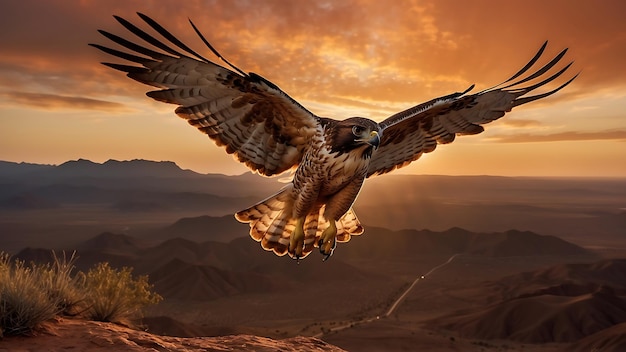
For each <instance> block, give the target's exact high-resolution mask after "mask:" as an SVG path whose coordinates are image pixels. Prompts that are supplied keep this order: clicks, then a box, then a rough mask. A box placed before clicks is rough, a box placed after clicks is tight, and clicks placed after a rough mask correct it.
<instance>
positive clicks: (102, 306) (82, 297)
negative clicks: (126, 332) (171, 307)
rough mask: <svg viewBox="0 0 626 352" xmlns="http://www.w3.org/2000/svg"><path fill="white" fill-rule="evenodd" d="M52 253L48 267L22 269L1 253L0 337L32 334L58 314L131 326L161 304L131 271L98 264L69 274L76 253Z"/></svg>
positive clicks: (144, 281) (19, 263)
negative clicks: (148, 307)
mask: <svg viewBox="0 0 626 352" xmlns="http://www.w3.org/2000/svg"><path fill="white" fill-rule="evenodd" d="M52 254H53V258H54V260H53V261H52V263H48V264H34V263H33V264H30V265H25V264H24V261H21V260H15V261H13V262H12V261H11V259H10V256H9V255H8V254H6V253H3V252H0V338H1V337H2V336H3V335H20V334H28V333H31V332H32V331H33V330H35V329H36V328H37V327H38V326H39V325H40V324H41V323H43V322H45V321H47V320H50V319H52V318H54V317H55V316H57V315H78V314H82V315H85V316H86V317H87V318H89V319H93V320H98V321H110V322H117V323H126V324H129V323H130V322H131V321H132V320H134V319H136V318H141V315H142V309H143V308H144V307H145V306H146V305H149V304H155V303H158V302H159V301H160V300H161V299H162V298H161V296H159V295H158V294H156V293H153V292H151V291H150V290H151V289H152V286H151V285H150V284H149V283H148V277H147V276H139V277H137V278H134V277H133V276H132V274H131V272H132V269H130V268H123V269H122V270H117V269H113V268H111V267H110V266H109V264H108V263H100V264H98V265H97V266H95V267H94V268H93V269H91V270H89V271H88V272H87V273H86V274H85V273H82V272H79V273H78V274H77V275H72V271H73V270H74V263H75V261H76V255H75V253H73V254H72V255H71V256H70V257H69V258H67V256H66V255H65V253H63V256H62V257H58V256H57V255H56V253H54V252H53V253H52Z"/></svg>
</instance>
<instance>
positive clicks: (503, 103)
mask: <svg viewBox="0 0 626 352" xmlns="http://www.w3.org/2000/svg"><path fill="white" fill-rule="evenodd" d="M546 45H547V42H546V43H544V44H543V46H542V47H541V49H539V51H538V52H537V54H536V55H535V57H533V59H532V60H531V61H530V62H529V63H528V64H527V65H526V66H524V68H522V69H521V70H520V71H519V72H517V73H516V74H515V75H513V76H512V77H511V78H509V79H508V80H506V81H504V82H503V83H501V84H499V85H497V86H495V87H493V88H490V89H487V90H484V91H482V92H479V93H476V94H472V95H466V93H468V92H469V91H470V90H471V89H472V88H474V86H471V87H470V88H469V89H467V90H466V91H464V92H460V93H454V94H450V95H447V96H444V97H440V98H437V99H433V100H431V101H429V102H427V103H424V104H420V105H417V106H415V107H412V108H410V109H408V110H405V111H402V112H400V113H397V114H395V115H393V116H391V117H389V118H387V119H386V120H384V121H382V122H381V123H380V126H381V128H382V131H383V132H382V138H381V142H380V146H379V148H378V150H377V151H376V152H375V153H374V155H373V156H372V160H371V162H370V166H369V170H368V173H367V176H368V177H369V176H373V175H379V174H384V173H387V172H389V171H392V170H394V169H397V168H401V167H403V166H406V165H408V164H410V163H411V162H412V161H415V160H417V159H418V158H419V157H420V156H421V155H422V154H423V153H430V152H432V151H433V150H435V148H436V147H437V144H445V143H450V142H452V141H454V138H455V137H456V136H457V135H466V134H478V133H481V132H482V131H483V130H484V129H483V127H482V126H481V125H483V124H486V123H489V122H491V121H494V120H497V119H499V118H500V117H502V116H504V114H505V113H507V112H509V111H511V109H512V108H513V107H515V106H518V105H522V104H525V103H528V102H531V101H534V100H537V99H541V98H545V97H547V96H549V95H551V94H554V93H556V92H557V91H559V90H560V89H562V88H563V87H565V86H566V85H568V84H569V83H570V82H571V81H573V80H574V78H576V76H578V75H575V76H574V77H572V78H571V79H569V80H568V81H567V82H565V83H563V84H562V85H561V86H559V87H558V88H556V89H553V90H551V91H549V92H547V93H543V94H538V95H534V96H530V97H523V96H524V95H525V94H527V93H529V92H530V91H532V90H534V89H536V88H538V87H541V86H543V85H545V84H548V83H549V82H551V81H553V80H554V79H556V78H557V77H559V76H560V75H561V74H563V72H565V71H566V70H567V69H568V68H569V67H570V65H571V64H572V63H571V62H570V63H569V64H567V65H566V66H565V67H563V68H562V69H561V70H559V71H558V72H556V73H554V74H552V75H550V76H548V77H547V78H545V79H543V80H541V81H540V82H538V83H535V84H532V85H530V86H526V87H521V86H520V85H521V84H523V83H525V82H528V81H530V80H533V79H536V78H539V79H541V77H542V76H544V74H545V73H546V72H547V71H548V70H550V69H551V68H552V67H553V66H554V65H556V64H557V63H558V62H559V61H560V60H561V58H562V57H563V56H564V55H565V53H566V52H567V49H565V50H563V51H561V52H560V53H559V54H558V55H557V56H556V57H555V58H554V59H552V61H550V62H548V63H547V64H546V65H544V66H543V67H541V68H540V69H539V70H537V71H536V72H534V73H532V74H530V75H529V76H528V77H525V78H523V79H520V80H519V81H517V82H514V83H511V84H509V85H507V86H504V87H500V88H498V87H499V86H501V85H503V84H505V83H508V82H511V81H513V80H515V79H516V78H518V77H519V76H521V75H523V74H524V73H526V71H528V69H530V67H531V66H533V65H534V64H535V62H536V61H537V60H538V59H539V57H540V56H541V54H542V53H543V51H544V49H545V47H546Z"/></svg>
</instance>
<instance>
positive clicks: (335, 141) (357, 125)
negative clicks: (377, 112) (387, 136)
mask: <svg viewBox="0 0 626 352" xmlns="http://www.w3.org/2000/svg"><path fill="white" fill-rule="evenodd" d="M329 127H330V128H329V129H327V135H326V140H327V142H328V143H329V144H330V145H331V151H332V152H337V153H339V154H343V153H349V152H353V151H355V152H359V151H360V152H362V153H363V154H362V156H363V158H369V157H371V156H372V152H373V151H374V149H377V148H378V145H379V144H380V137H381V134H382V130H381V128H380V126H378V123H376V122H375V121H372V120H370V119H366V118H364V117H351V118H349V119H346V120H343V121H336V123H334V124H332V126H329Z"/></svg>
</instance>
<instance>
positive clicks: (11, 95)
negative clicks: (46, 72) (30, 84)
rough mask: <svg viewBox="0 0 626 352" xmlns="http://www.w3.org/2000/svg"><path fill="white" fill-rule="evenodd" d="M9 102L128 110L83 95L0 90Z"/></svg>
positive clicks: (33, 106)
mask: <svg viewBox="0 0 626 352" xmlns="http://www.w3.org/2000/svg"><path fill="white" fill-rule="evenodd" d="M0 97H2V98H3V99H4V100H5V101H6V102H7V103H9V104H17V105H26V106H29V107H32V108H37V109H45V110H49V109H70V110H75V109H78V110H104V111H116V112H122V111H129V110H130V109H129V108H127V107H126V106H125V105H124V104H120V103H116V102H110V101H104V100H97V99H90V98H84V97H73V96H63V95H54V94H45V93H30V92H20V91H9V92H0Z"/></svg>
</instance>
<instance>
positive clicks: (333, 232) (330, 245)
mask: <svg viewBox="0 0 626 352" xmlns="http://www.w3.org/2000/svg"><path fill="white" fill-rule="evenodd" d="M336 236H337V224H336V223H335V220H330V225H329V226H328V228H326V230H324V232H322V235H321V236H320V240H319V242H318V246H319V247H320V253H322V254H323V255H325V256H326V258H324V259H328V257H330V256H331V254H333V250H334V249H335V246H336V244H337V241H336V240H335V237H336Z"/></svg>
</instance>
